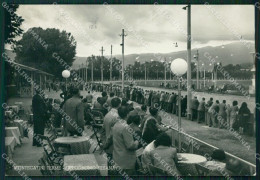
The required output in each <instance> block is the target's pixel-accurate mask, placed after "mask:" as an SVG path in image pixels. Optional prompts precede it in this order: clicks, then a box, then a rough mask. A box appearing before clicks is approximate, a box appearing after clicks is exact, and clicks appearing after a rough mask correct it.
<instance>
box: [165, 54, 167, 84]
mask: <svg viewBox="0 0 260 180" xmlns="http://www.w3.org/2000/svg"><path fill="white" fill-rule="evenodd" d="M166 71H167V62H166V58H164V87H166Z"/></svg>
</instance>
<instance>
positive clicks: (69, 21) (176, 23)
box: [17, 4, 255, 57]
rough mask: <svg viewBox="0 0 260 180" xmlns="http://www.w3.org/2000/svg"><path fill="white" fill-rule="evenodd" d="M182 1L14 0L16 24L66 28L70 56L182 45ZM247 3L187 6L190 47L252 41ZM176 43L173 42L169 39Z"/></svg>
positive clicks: (170, 49) (159, 50) (157, 50)
mask: <svg viewBox="0 0 260 180" xmlns="http://www.w3.org/2000/svg"><path fill="white" fill-rule="evenodd" d="M183 7H184V5H108V4H107V5H20V6H19V9H18V11H17V14H19V15H21V16H22V17H23V18H24V19H25V21H24V22H23V24H22V29H24V30H25V31H27V30H28V29H29V28H32V27H42V28H43V29H46V28H58V29H60V30H66V31H67V32H70V33H72V35H73V36H74V37H75V39H76V41H77V49H76V52H77V54H76V56H79V57H86V56H90V55H92V54H94V55H101V51H100V49H101V47H102V46H103V47H104V49H105V51H104V55H105V56H109V55H110V53H111V50H110V47H111V45H113V54H117V55H118V54H121V52H122V47H121V46H120V44H121V43H122V37H121V36H119V35H120V34H121V33H122V29H124V30H125V33H126V34H127V36H126V37H125V39H124V41H125V50H124V51H125V54H140V53H169V52H177V51H182V50H186V49H187V36H186V33H187V11H186V10H183V9H182V8H183ZM254 31H255V28H254V6H253V5H192V6H191V37H192V42H193V43H192V48H200V47H204V46H219V45H224V44H228V43H231V42H238V41H239V37H242V38H243V39H244V40H245V41H250V42H254ZM176 42H177V44H178V47H175V45H174V43H176Z"/></svg>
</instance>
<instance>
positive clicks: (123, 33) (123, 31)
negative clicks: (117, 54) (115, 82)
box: [119, 29, 127, 93]
mask: <svg viewBox="0 0 260 180" xmlns="http://www.w3.org/2000/svg"><path fill="white" fill-rule="evenodd" d="M119 36H122V44H120V45H121V46H122V93H123V90H124V86H125V82H124V79H125V77H124V76H125V72H124V66H125V57H124V47H125V44H124V43H125V42H124V38H125V36H127V35H126V34H125V30H124V29H122V34H120V35H119Z"/></svg>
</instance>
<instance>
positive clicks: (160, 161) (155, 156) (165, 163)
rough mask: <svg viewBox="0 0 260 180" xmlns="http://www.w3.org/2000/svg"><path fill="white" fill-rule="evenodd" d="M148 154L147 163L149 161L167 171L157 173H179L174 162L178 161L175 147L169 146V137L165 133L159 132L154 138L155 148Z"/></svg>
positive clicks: (177, 174) (175, 174)
mask: <svg viewBox="0 0 260 180" xmlns="http://www.w3.org/2000/svg"><path fill="white" fill-rule="evenodd" d="M149 156H150V157H149V158H148V159H147V160H148V164H149V163H150V164H151V165H153V166H155V167H157V168H160V169H162V170H164V171H166V172H167V174H158V175H171V176H179V175H180V172H179V171H178V169H177V167H176V163H177V162H178V157H177V150H176V148H173V147H171V138H170V136H168V135H167V134H166V133H161V134H160V135H159V136H158V137H157V138H156V141H155V149H154V150H152V151H151V152H150V153H149ZM166 167H167V168H166ZM168 167H170V168H168Z"/></svg>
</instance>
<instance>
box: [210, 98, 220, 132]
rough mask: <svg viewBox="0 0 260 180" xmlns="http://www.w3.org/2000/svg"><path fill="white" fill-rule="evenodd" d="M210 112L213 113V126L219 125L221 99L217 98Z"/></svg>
mask: <svg viewBox="0 0 260 180" xmlns="http://www.w3.org/2000/svg"><path fill="white" fill-rule="evenodd" d="M209 112H210V113H211V120H212V124H213V127H217V123H218V122H217V117H218V113H219V101H218V100H216V102H215V103H214V104H212V106H211V107H210V109H209Z"/></svg>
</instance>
